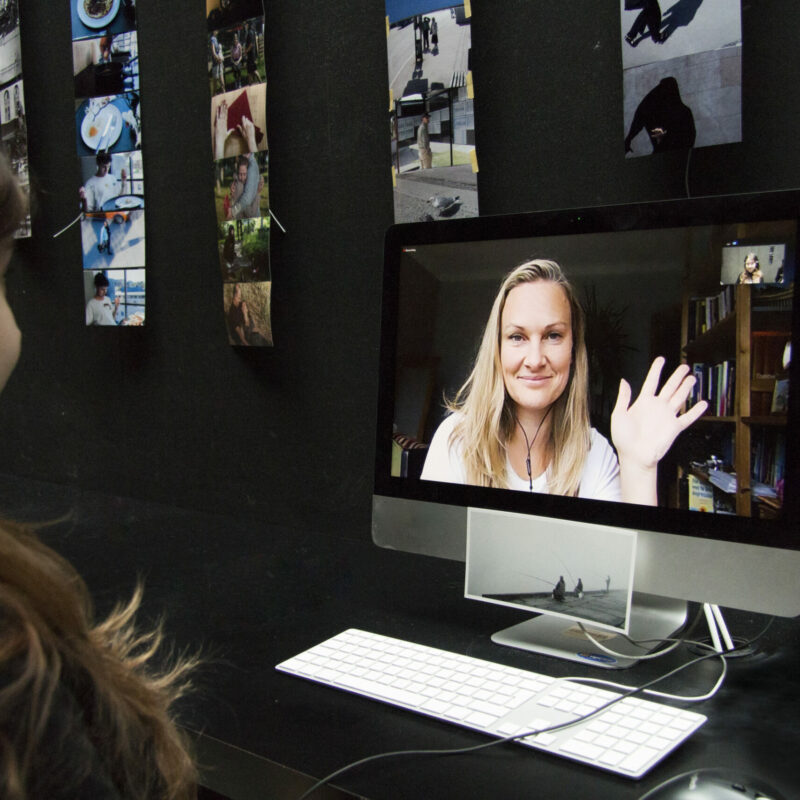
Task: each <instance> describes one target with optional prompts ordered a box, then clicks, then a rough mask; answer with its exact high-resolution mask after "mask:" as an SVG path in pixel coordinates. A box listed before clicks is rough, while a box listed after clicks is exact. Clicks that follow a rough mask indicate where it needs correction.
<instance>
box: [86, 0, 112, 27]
mask: <svg viewBox="0 0 800 800" xmlns="http://www.w3.org/2000/svg"><path fill="white" fill-rule="evenodd" d="M119 3H120V0H75V8H76V9H77V11H78V19H79V20H80V21H81V22H82V23H83V24H84V25H86V27H87V28H105V27H106V26H107V25H109V24H110V23H111V22H112V21H113V19H114V17H116V16H117V12H118V11H119Z"/></svg>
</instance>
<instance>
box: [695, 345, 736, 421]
mask: <svg viewBox="0 0 800 800" xmlns="http://www.w3.org/2000/svg"><path fill="white" fill-rule="evenodd" d="M692 375H694V378H695V384H694V387H693V389H692V403H693V404H694V403H697V402H698V401H700V400H705V401H706V402H707V403H708V408H709V414H711V415H712V416H715V417H727V416H730V415H732V414H733V413H734V408H735V405H734V403H735V401H736V363H735V362H734V361H733V360H731V359H726V360H725V361H722V362H720V363H718V364H706V363H703V362H695V363H693V364H692Z"/></svg>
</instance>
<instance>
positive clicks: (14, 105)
mask: <svg viewBox="0 0 800 800" xmlns="http://www.w3.org/2000/svg"><path fill="white" fill-rule="evenodd" d="M0 144H1V145H2V148H3V150H4V151H5V153H6V155H7V156H8V157H9V159H11V162H12V164H13V163H14V162H15V161H19V160H21V159H25V160H26V161H27V157H28V126H27V123H26V121H25V92H24V90H23V85H22V81H21V80H19V81H17V82H16V83H12V84H11V85H10V86H6V87H5V88H4V89H2V90H0Z"/></svg>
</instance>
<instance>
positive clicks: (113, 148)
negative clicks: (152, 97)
mask: <svg viewBox="0 0 800 800" xmlns="http://www.w3.org/2000/svg"><path fill="white" fill-rule="evenodd" d="M75 132H76V147H77V150H78V156H80V157H81V158H85V157H87V156H93V155H97V154H98V153H101V152H107V153H125V152H127V151H130V150H139V149H140V148H141V146H142V125H141V105H140V103H139V95H138V94H137V93H136V92H126V93H125V94H118V95H110V96H107V97H91V98H86V99H83V100H80V99H76V101H75Z"/></svg>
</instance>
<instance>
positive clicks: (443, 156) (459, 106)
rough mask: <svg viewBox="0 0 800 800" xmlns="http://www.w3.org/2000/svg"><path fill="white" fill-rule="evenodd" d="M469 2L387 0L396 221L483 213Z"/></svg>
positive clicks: (432, 219) (469, 215)
mask: <svg viewBox="0 0 800 800" xmlns="http://www.w3.org/2000/svg"><path fill="white" fill-rule="evenodd" d="M471 20H472V13H471V8H470V4H469V3H461V4H453V3H450V4H447V3H441V2H440V3H437V2H436V1H435V0H386V42H387V64H388V81H389V119H390V123H391V125H390V128H391V152H392V184H393V191H394V221H395V222H420V221H431V222H432V221H435V220H438V219H452V218H458V217H476V216H478V213H479V211H478V181H477V172H478V158H477V152H476V149H475V144H474V142H475V114H474V109H473V103H474V91H473V81H472V71H471V69H470V53H471V47H472V25H471Z"/></svg>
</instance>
